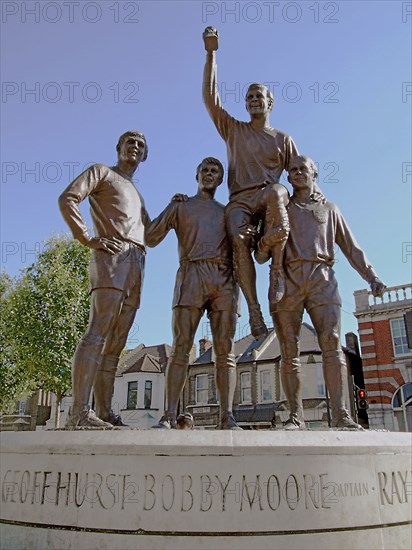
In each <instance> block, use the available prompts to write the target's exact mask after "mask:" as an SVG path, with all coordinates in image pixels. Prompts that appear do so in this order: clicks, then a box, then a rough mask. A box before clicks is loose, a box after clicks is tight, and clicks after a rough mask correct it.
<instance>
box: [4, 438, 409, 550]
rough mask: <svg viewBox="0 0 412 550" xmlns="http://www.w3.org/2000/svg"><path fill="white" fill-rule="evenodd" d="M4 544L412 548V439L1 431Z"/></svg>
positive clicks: (72, 546) (32, 546) (21, 546)
mask: <svg viewBox="0 0 412 550" xmlns="http://www.w3.org/2000/svg"><path fill="white" fill-rule="evenodd" d="M0 470H1V471H0V476H1V477H0V479H1V483H2V487H1V495H2V496H1V498H2V506H1V518H0V527H1V543H2V547H4V548H10V549H13V548H25V549H34V548H42V549H49V548H50V549H51V548H53V549H54V548H71V549H75V548H78V549H80V548H81V549H85V548H87V549H92V548H93V549H99V548H106V549H107V548H110V549H124V548H142V549H143V548H144V549H147V548H159V549H160V548H162V549H172V548H179V549H183V550H184V549H192V548H204V549H208V548H214V549H219V548H228V549H238V548H259V549H260V548H268V549H269V548H270V549H293V548H302V549H303V548H305V549H307V548H308V549H309V548H313V549H315V548H316V549H319V548H320V549H326V548H335V549H342V548H345V549H358V548H374V549H376V550H383V549H385V550H387V549H389V548H391V549H395V548H396V549H397V550H398V549H403V548H408V549H409V548H410V543H411V526H412V518H411V500H412V494H411V491H410V488H411V486H412V473H411V449H410V434H402V433H390V432H346V431H333V430H330V431H320V432H314V431H313V432H298V433H296V432H284V431H279V432H273V431H267V432H264V431H262V432H254V431H249V432H230V431H219V430H217V431H196V430H195V431H178V430H171V431H167V432H165V431H163V430H147V431H136V430H127V429H118V430H112V431H98V430H79V431H69V432H39V433H25V434H19V433H5V432H3V433H2V434H1V461H0Z"/></svg>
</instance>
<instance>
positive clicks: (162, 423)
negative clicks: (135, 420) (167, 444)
mask: <svg viewBox="0 0 412 550" xmlns="http://www.w3.org/2000/svg"><path fill="white" fill-rule="evenodd" d="M152 428H155V429H159V430H175V429H176V428H177V425H176V419H174V418H171V417H170V416H162V418H161V419H160V420H159V423H158V424H155V425H154V426H152Z"/></svg>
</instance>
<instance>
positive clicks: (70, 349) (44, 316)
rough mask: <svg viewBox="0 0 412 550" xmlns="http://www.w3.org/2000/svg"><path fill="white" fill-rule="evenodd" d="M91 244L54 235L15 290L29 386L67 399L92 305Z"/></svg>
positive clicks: (16, 336)
mask: <svg viewBox="0 0 412 550" xmlns="http://www.w3.org/2000/svg"><path fill="white" fill-rule="evenodd" d="M89 259H90V249H88V248H87V247H85V246H83V245H81V244H80V243H79V242H78V241H76V240H73V239H72V238H71V237H69V236H67V235H64V236H55V237H51V238H50V239H49V240H48V241H47V242H46V243H45V245H44V248H43V251H42V252H41V253H40V254H39V256H38V258H37V260H36V262H35V263H34V264H33V265H31V266H30V267H29V268H27V269H26V270H24V271H23V273H22V276H21V277H20V278H19V279H18V280H17V281H16V282H15V285H14V288H13V289H12V290H11V291H10V292H9V296H8V300H9V302H8V306H9V307H10V318H11V320H12V326H13V329H12V335H11V337H10V346H11V348H12V361H13V363H14V365H15V368H16V369H17V370H18V371H19V372H24V373H25V378H26V386H27V387H29V388H31V389H33V388H36V389H37V388H41V389H43V390H45V391H51V392H53V393H54V394H55V395H56V398H57V404H56V427H57V426H58V425H59V411H60V402H61V399H62V398H63V397H64V396H65V395H67V393H68V392H69V390H70V360H71V357H72V355H73V353H74V350H75V347H76V345H77V343H78V341H79V339H80V337H81V335H82V334H83V332H84V331H85V328H86V325H87V320H88V312H89V305H90V298H89V288H88V284H89V271H88V265H89Z"/></svg>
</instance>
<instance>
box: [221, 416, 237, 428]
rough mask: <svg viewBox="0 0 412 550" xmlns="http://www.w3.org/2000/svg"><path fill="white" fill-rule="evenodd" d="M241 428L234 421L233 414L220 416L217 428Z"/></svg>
mask: <svg viewBox="0 0 412 550" xmlns="http://www.w3.org/2000/svg"><path fill="white" fill-rule="evenodd" d="M241 429H242V428H241V427H240V426H239V424H238V423H237V422H236V420H235V418H234V416H233V415H231V414H230V415H227V416H224V417H223V418H222V420H221V421H220V424H219V430H241Z"/></svg>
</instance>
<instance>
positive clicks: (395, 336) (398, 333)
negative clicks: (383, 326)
mask: <svg viewBox="0 0 412 550" xmlns="http://www.w3.org/2000/svg"><path fill="white" fill-rule="evenodd" d="M391 330H392V341H393V350H394V352H395V355H405V354H406V353H411V350H410V348H409V347H408V342H407V339H406V328H405V321H404V320H403V318H402V319H392V320H391Z"/></svg>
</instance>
